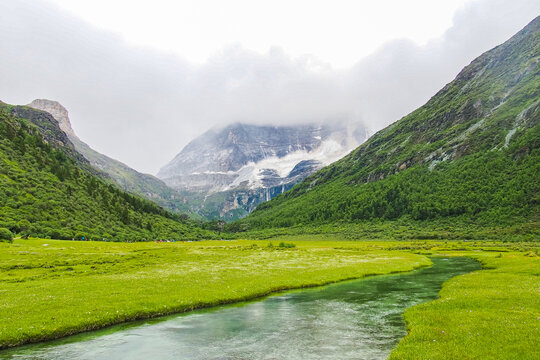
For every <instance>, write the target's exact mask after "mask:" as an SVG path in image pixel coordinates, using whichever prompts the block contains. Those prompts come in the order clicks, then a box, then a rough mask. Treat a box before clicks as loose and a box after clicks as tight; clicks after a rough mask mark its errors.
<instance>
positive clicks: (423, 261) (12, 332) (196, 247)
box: [0, 240, 431, 347]
mask: <svg viewBox="0 0 540 360" xmlns="http://www.w3.org/2000/svg"><path fill="white" fill-rule="evenodd" d="M279 242H280V241H273V246H272V247H269V246H268V245H269V242H268V241H258V242H257V241H202V242H186V243H105V242H77V241H55V240H16V241H15V243H14V244H4V243H0V269H1V271H0V319H2V321H1V322H0V347H9V346H15V345H18V344H23V343H26V342H34V341H40V340H45V339H52V338H58V337H61V336H65V335H69V334H74V333H77V332H81V331H86V330H91V329H96V328H101V327H104V326H107V325H111V324H116V323H120V322H125V321H128V320H134V319H142V318H148V317H152V316H158V315H162V314H170V313H175V312H181V311H187V310H190V309H195V308H201V307H208V306H212V305H217V304H222V303H227V302H234V301H240V300H245V299H251V298H255V297H258V296H262V295H265V294H268V293H270V292H273V291H278V290H283V289H290V288H299V287H305V286H315V285H321V284H326V283H330V282H335V281H339V280H344V279H351V278H359V277H363V276H366V275H372V274H385V273H391V272H400V271H408V270H411V269H414V268H417V267H421V266H428V265H430V264H431V262H430V260H429V259H428V258H426V257H424V256H421V255H418V254H413V253H410V252H404V251H390V250H385V246H386V245H384V246H383V245H380V246H379V245H376V243H369V244H368V243H360V242H357V243H353V242H322V241H314V242H308V241H297V242H296V243H297V246H296V247H294V248H286V247H279ZM287 243H289V244H290V243H291V242H290V241H288V242H287Z"/></svg>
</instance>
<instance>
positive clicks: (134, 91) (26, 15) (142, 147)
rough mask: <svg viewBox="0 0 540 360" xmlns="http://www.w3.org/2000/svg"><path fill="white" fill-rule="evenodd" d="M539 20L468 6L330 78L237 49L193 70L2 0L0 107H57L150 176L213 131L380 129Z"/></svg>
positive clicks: (519, 3) (514, 11)
mask: <svg viewBox="0 0 540 360" xmlns="http://www.w3.org/2000/svg"><path fill="white" fill-rule="evenodd" d="M539 13H540V4H539V3H538V2H537V1H530V0H516V1H514V2H512V5H508V3H507V2H506V1H501V0H483V1H476V2H473V3H471V4H469V5H467V6H466V7H465V8H464V9H462V10H461V11H460V12H458V13H457V14H456V15H455V18H454V25H453V26H452V27H451V28H450V29H448V30H447V31H446V33H445V34H444V35H443V36H442V37H441V38H438V39H434V40H432V41H431V42H428V43H427V44H425V45H423V46H419V45H415V44H414V43H412V42H410V41H407V40H395V41H393V42H390V43H387V44H385V45H384V46H382V47H381V48H380V49H379V50H378V51H376V52H375V53H374V54H372V55H371V56H369V57H367V58H365V59H362V60H359V62H358V63H357V64H356V65H355V66H353V67H352V68H351V69H348V70H334V69H332V67H331V66H330V65H329V64H328V63H325V62H324V59H322V60H320V59H316V58H314V57H312V56H304V57H300V58H293V57H291V56H289V55H288V54H287V53H285V52H284V51H283V50H282V49H280V48H279V47H277V46H276V47H273V48H271V49H269V51H268V52H266V53H264V54H260V53H257V52H253V51H250V50H247V49H245V48H243V47H241V46H240V45H233V46H230V47H227V48H226V49H222V50H221V51H219V52H218V53H216V54H215V55H214V56H213V57H211V58H210V59H209V60H208V61H207V62H206V63H204V64H202V65H194V64H191V63H189V62H187V61H185V60H182V59H180V58H178V57H177V56H174V55H172V54H168V53H163V52H158V51H155V50H152V49H148V48H137V47H133V46H130V45H127V44H126V43H125V42H123V41H122V40H121V39H120V38H119V37H118V36H116V35H114V34H111V33H108V32H104V31H101V30H97V29H95V28H93V27H92V26H90V25H88V24H86V23H84V22H82V21H80V20H78V19H76V18H73V17H72V16H70V15H67V14H65V13H63V12H61V11H60V10H58V9H56V8H55V7H52V6H50V5H48V4H46V3H42V2H38V1H32V2H25V1H10V0H8V1H3V2H1V3H0V52H1V53H2V56H1V57H0V74H1V78H2V81H1V82H0V100H3V101H5V102H8V103H18V104H26V103H28V102H30V101H31V100H33V99H34V98H49V99H54V100H57V101H59V102H60V103H62V104H63V105H64V106H65V107H66V108H67V109H68V110H69V112H70V118H71V121H72V124H73V127H74V129H75V132H76V133H77V134H78V135H79V137H80V138H81V139H82V140H83V141H85V142H87V143H88V144H90V145H91V146H92V147H94V148H95V149H96V150H98V151H100V152H103V153H105V154H106V155H109V156H111V157H114V158H117V159H119V160H121V161H123V162H125V163H127V164H129V165H130V166H133V167H134V168H136V169H137V170H141V171H145V172H150V173H155V172H156V171H157V170H158V169H159V168H160V167H161V166H162V165H164V164H165V163H167V162H168V161H169V160H170V159H172V158H173V157H174V155H175V154H176V153H178V152H179V151H180V149H181V148H182V147H183V146H184V145H185V144H187V143H188V142H189V141H190V140H191V139H193V138H194V137H196V136H197V135H200V134H201V133H203V132H204V131H206V130H207V129H209V128H211V127H213V126H216V125H219V124H226V123H232V122H243V123H250V124H275V125H284V124H293V123H307V122H310V123H311V122H321V121H332V120H334V119H335V120H336V121H337V120H339V121H342V120H343V119H348V120H349V121H358V122H363V123H364V124H366V125H367V126H368V127H370V128H371V129H372V130H378V129H380V128H382V127H384V126H386V125H388V124H389V123H391V122H393V121H396V120H398V119H399V118H400V117H402V116H404V115H406V114H407V113H408V112H410V111H412V110H413V109H414V108H416V107H418V106H420V105H422V104H423V103H424V102H425V101H427V100H428V99H429V97H430V96H432V95H433V94H434V93H435V92H436V91H437V90H439V89H440V88H441V87H442V86H444V85H445V84H446V83H447V82H449V81H451V80H452V78H453V77H454V76H455V75H456V74H457V72H458V71H459V70H460V69H461V68H462V67H463V66H465V65H466V64H468V63H469V62H470V61H471V60H473V59H474V58H475V57H476V56H478V55H480V54H481V53H482V52H484V51H486V50H488V49H489V48H491V47H493V46H495V45H497V44H499V43H501V42H503V41H504V40H506V39H507V38H508V37H510V36H511V35H513V34H514V33H515V32H517V31H518V30H519V29H521V28H522V27H523V26H525V25H526V24H527V23H528V22H529V21H530V20H532V19H533V18H534V17H535V16H536V15H538V14H539ZM350 46H362V44H350Z"/></svg>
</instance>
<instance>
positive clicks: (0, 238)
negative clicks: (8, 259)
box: [0, 228, 13, 242]
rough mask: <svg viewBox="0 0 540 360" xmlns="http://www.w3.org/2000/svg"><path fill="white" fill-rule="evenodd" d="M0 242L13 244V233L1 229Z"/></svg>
mask: <svg viewBox="0 0 540 360" xmlns="http://www.w3.org/2000/svg"><path fill="white" fill-rule="evenodd" d="M0 242H13V233H12V232H11V231H9V229H6V228H0Z"/></svg>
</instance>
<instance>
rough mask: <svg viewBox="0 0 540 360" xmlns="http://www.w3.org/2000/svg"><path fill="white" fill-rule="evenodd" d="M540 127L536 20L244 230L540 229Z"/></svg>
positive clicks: (539, 25) (260, 211)
mask: <svg viewBox="0 0 540 360" xmlns="http://www.w3.org/2000/svg"><path fill="white" fill-rule="evenodd" d="M411 86H414V83H412V84H411ZM388 101H392V100H391V99H388ZM539 124H540V18H536V19H535V20H534V21H533V22H531V23H530V24H529V25H528V26H527V27H525V28H524V29H523V30H522V31H520V32H519V33H518V34H516V35H515V36H514V37H512V38H511V39H510V40H508V41H507V42H505V43H504V44H503V45H500V46H498V47H496V48H494V49H492V50H491V51H488V52H487V53H485V54H483V55H482V56H480V57H478V58H477V59H476V60H474V61H473V62H472V63H471V64H470V65H469V66H467V67H466V68H465V69H463V70H462V71H461V73H460V74H459V75H458V76H457V77H456V79H455V80H454V81H453V82H451V83H450V84H448V85H447V86H445V87H444V88H443V89H442V90H441V91H439V92H438V93H437V94H436V95H435V96H434V97H433V98H431V100H430V101H429V102H428V103H427V104H426V105H424V106H422V107H421V108H419V109H418V110H416V111H414V112H413V113H411V114H409V115H408V116H406V117H404V118H403V119H401V120H400V121H398V122H396V123H394V124H393V125H391V126H389V127H387V128H385V129H383V130H381V131H380V132H378V133H377V134H375V135H374V136H373V137H372V138H371V139H370V140H368V141H367V142H366V143H365V144H363V145H362V146H360V147H359V148H357V149H356V150H355V151H353V152H352V153H351V154H349V155H348V156H346V157H345V158H343V159H342V160H340V161H338V162H336V163H334V164H333V165H331V166H328V167H326V168H324V169H322V170H321V171H319V172H317V173H315V174H314V175H312V176H310V177H309V178H307V179H306V180H305V181H303V182H302V183H301V184H299V185H297V186H296V187H294V188H293V189H292V190H291V191H289V192H287V193H285V194H284V195H283V196H280V197H278V198H276V199H275V200H273V201H270V202H269V203H266V204H262V205H260V206H259V207H258V208H257V210H256V211H255V212H254V213H253V214H252V215H250V216H249V217H248V218H246V219H245V220H244V221H243V222H245V223H247V224H242V225H243V226H244V227H245V226H249V227H250V228H252V229H253V228H254V229H264V228H269V227H289V226H298V225H305V224H328V223H335V222H358V221H366V220H367V221H373V220H375V221H379V220H396V219H400V221H401V220H420V221H421V220H431V221H432V220H436V219H443V218H446V219H448V218H452V219H455V221H456V222H461V223H475V224H480V225H498V226H511V225H514V226H515V225H516V224H522V223H525V222H529V223H532V224H538V220H539V214H540V211H539V202H540V181H538V179H539V178H540V146H539V145H540V127H539ZM532 228H533V229H534V228H536V229H538V227H537V226H536V225H533V226H532Z"/></svg>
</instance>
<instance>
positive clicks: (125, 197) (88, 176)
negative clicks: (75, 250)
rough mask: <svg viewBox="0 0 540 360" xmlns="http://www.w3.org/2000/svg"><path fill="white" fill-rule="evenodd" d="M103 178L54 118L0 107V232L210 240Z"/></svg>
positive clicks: (194, 226)
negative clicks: (76, 148)
mask: <svg viewBox="0 0 540 360" xmlns="http://www.w3.org/2000/svg"><path fill="white" fill-rule="evenodd" d="M28 119H31V121H30V120H28ZM36 124H38V125H39V128H38V126H36ZM98 173H99V171H97V170H95V169H93V168H92V167H91V166H90V164H89V163H88V162H87V161H86V159H84V157H82V156H81V155H80V154H79V153H77V152H76V151H75V149H74V148H73V145H72V144H71V142H70V141H69V139H68V138H67V137H66V135H65V134H64V133H63V132H62V131H61V130H60V128H59V127H58V123H57V122H56V121H55V120H54V118H53V117H52V116H51V115H50V114H48V113H46V112H42V111H38V110H34V109H31V108H28V107H14V106H10V105H6V104H0V228H1V227H5V228H8V229H10V230H11V231H13V232H17V233H21V234H28V233H29V234H32V235H33V236H41V237H51V238H56V239H71V238H82V237H83V236H84V237H85V238H93V239H101V238H106V239H108V240H145V239H156V238H158V239H159V238H168V239H181V238H201V237H212V236H213V233H211V232H207V231H204V230H202V229H200V228H199V227H198V226H196V225H195V224H193V223H191V222H189V221H187V220H183V221H180V218H179V217H178V215H173V214H171V213H169V212H167V211H166V210H164V209H162V208H161V207H159V206H157V205H155V204H154V203H152V202H150V201H147V200H144V199H142V198H139V197H137V196H133V195H130V194H128V193H125V192H124V191H122V190H121V189H119V188H118V187H116V186H114V185H113V183H112V182H107V181H106V180H104V179H103V178H101V177H99V176H97V175H98Z"/></svg>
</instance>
